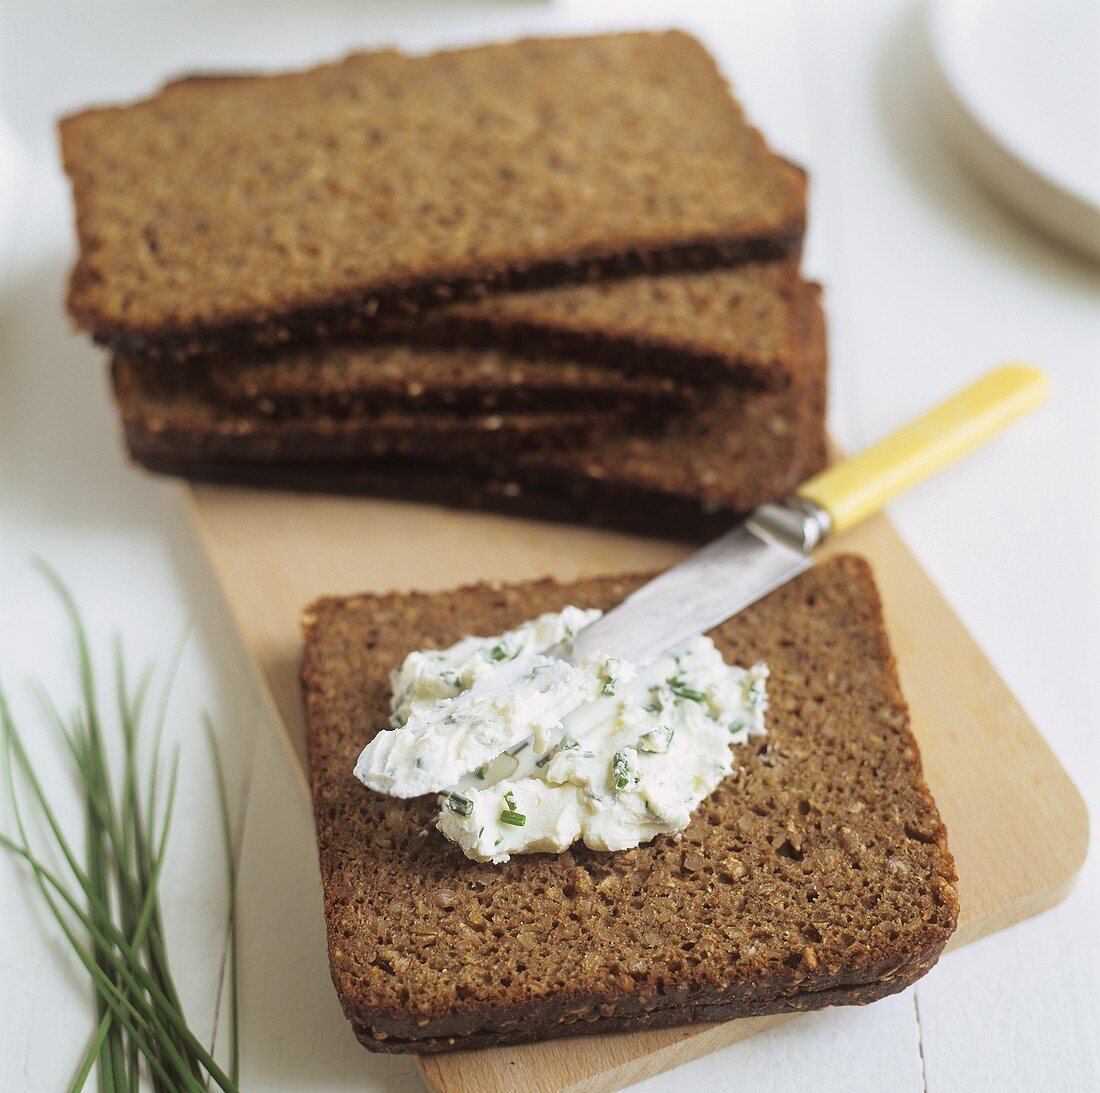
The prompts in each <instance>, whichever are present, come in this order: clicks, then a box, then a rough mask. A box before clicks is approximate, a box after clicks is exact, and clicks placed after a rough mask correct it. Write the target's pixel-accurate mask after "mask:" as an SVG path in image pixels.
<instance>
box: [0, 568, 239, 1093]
mask: <svg viewBox="0 0 1100 1093" xmlns="http://www.w3.org/2000/svg"><path fill="white" fill-rule="evenodd" d="M36 567H37V568H38V570H39V571H40V572H41V573H42V574H43V575H44V577H45V578H46V580H47V581H48V582H49V583H50V585H51V586H52V588H53V589H54V591H55V592H56V593H57V595H58V597H59V598H60V600H61V602H62V604H63V606H64V608H65V611H66V613H67V614H68V616H69V620H70V622H71V624H72V628H73V634H74V637H75V641H76V649H77V661H78V667H79V674H80V690H81V703H80V707H79V709H78V710H77V712H76V713H75V714H74V715H73V717H72V718H71V720H69V721H68V722H67V721H66V720H65V719H64V718H63V717H62V716H61V715H60V714H59V713H58V711H57V708H56V707H55V706H54V704H53V703H52V701H51V700H50V698H49V695H48V693H47V692H46V691H45V689H44V688H41V687H39V688H38V696H39V699H40V701H41V704H42V709H43V714H44V716H45V718H46V720H47V721H48V722H50V723H51V725H52V727H53V728H54V729H55V731H56V732H57V733H58V735H59V737H60V739H61V740H62V742H63V743H64V745H65V748H66V750H67V751H68V753H69V756H70V758H71V759H72V761H73V765H74V767H75V769H76V775H77V786H78V788H79V792H80V795H81V799H82V803H83V806H84V813H85V838H84V854H83V856H80V855H79V854H78V851H77V850H76V848H75V847H74V845H73V843H72V842H71V841H70V840H69V837H68V836H67V835H66V834H65V832H64V830H63V829H62V827H61V824H60V822H59V820H58V818H57V815H56V813H55V811H54V808H53V805H52V804H51V803H50V800H49V798H48V797H47V796H46V793H45V790H44V788H43V786H42V783H41V782H40V780H39V778H38V776H37V773H36V772H35V770H34V766H33V764H32V763H31V761H30V758H29V756H28V755H27V752H26V749H25V747H24V745H23V739H22V735H21V733H20V731H19V729H18V728H17V726H16V724H15V720H14V718H13V716H12V712H11V709H10V707H9V705H8V701H7V697H6V695H5V694H4V692H3V690H2V689H0V739H2V743H3V752H4V760H5V762H4V768H5V786H6V790H7V794H8V797H9V800H10V804H11V812H12V815H13V817H14V820H15V826H16V834H15V836H14V837H13V836H9V835H2V834H0V845H2V846H4V847H5V848H6V849H7V850H9V851H10V852H11V853H12V854H15V855H16V856H17V857H19V858H21V859H22V860H23V861H24V862H25V863H26V864H27V866H28V867H29V868H30V871H31V874H32V876H33V878H34V882H35V886H36V887H37V889H38V891H39V894H40V895H41V897H42V899H43V901H44V902H45V904H46V907H47V908H48V910H49V913H50V915H51V917H52V918H53V920H54V921H55V922H56V923H57V925H58V927H59V928H60V930H61V932H62V934H63V935H64V937H65V940H66V942H67V944H68V946H69V948H70V949H71V951H72V952H73V953H74V954H75V956H76V958H77V959H78V960H79V961H80V963H81V964H82V965H83V967H84V969H85V971H86V972H87V974H88V976H89V977H90V978H91V980H92V983H93V985H94V987H95V991H96V1022H97V1023H96V1031H95V1033H94V1035H93V1037H92V1039H91V1042H90V1045H89V1047H88V1049H87V1051H86V1052H85V1055H84V1058H83V1061H82V1063H81V1065H80V1067H79V1069H78V1070H77V1073H76V1076H75V1078H74V1080H73V1082H72V1084H71V1086H70V1089H71V1090H80V1089H83V1088H84V1086H85V1084H86V1083H87V1081H88V1078H89V1077H90V1075H91V1072H92V1069H93V1068H94V1069H95V1070H96V1073H97V1079H98V1084H99V1088H100V1089H101V1090H110V1091H126V1093H133V1091H136V1090H137V1089H138V1088H139V1086H140V1085H141V1083H142V1081H143V1075H145V1074H146V1073H147V1074H148V1077H149V1080H150V1082H151V1085H152V1088H153V1089H154V1090H157V1091H158V1093H159V1091H163V1090H171V1091H175V1090H188V1091H190V1093H202V1091H204V1090H205V1089H207V1088H208V1086H209V1084H210V1083H211V1082H212V1083H213V1084H214V1085H215V1086H217V1087H218V1088H219V1089H222V1090H225V1091H236V1090H237V1088H238V1086H237V1082H238V1070H239V1065H238V1064H239V1038H238V995H237V971H236V961H237V944H236V895H235V889H236V871H235V865H234V847H233V836H232V830H231V824H230V820H229V806H228V800H227V794H226V787H225V777H224V772H223V770H222V766H221V761H220V756H219V755H218V750H217V745H216V743H215V740H214V736H213V732H212V730H211V728H210V724H209V720H207V722H206V730H207V737H208V741H209V745H210V749H211V755H212V759H213V766H214V777H215V783H216V788H217V793H218V807H219V812H220V816H221V826H222V836H223V842H224V850H225V855H226V870H227V875H228V880H229V906H228V912H227V919H226V958H227V967H226V973H227V975H228V992H229V1001H230V1020H229V1023H230V1048H229V1051H230V1061H229V1064H228V1067H229V1072H228V1073H226V1071H225V1070H223V1069H222V1067H221V1066H220V1065H219V1064H218V1063H216V1062H215V1061H214V1059H213V1056H212V1055H211V1052H210V1051H209V1050H208V1049H207V1048H206V1047H205V1046H204V1045H203V1043H202V1041H201V1040H200V1039H199V1037H198V1036H196V1035H195V1033H194V1032H193V1031H192V1029H191V1026H190V1025H189V1023H188V1021H187V1017H186V1015H185V1013H184V1011H183V1007H182V1005H181V1003H180V999H179V994H178V992H177V990H176V985H175V980H174V977H173V974H172V969H171V964H170V962H169V958H168V942H167V937H166V934H165V931H164V925H163V921H162V915H161V903H160V895H159V881H160V877H161V873H162V871H163V868H164V861H165V850H166V847H167V841H168V834H169V831H170V829H171V820H172V814H173V808H174V804H175V797H176V787H177V774H178V769H179V755H178V752H177V753H176V754H175V755H173V757H172V759H171V761H170V762H169V763H168V766H167V771H165V768H164V766H163V765H162V762H161V737H162V732H163V726H164V720H165V715H166V711H167V704H168V699H169V695H170V693H171V689H172V682H173V679H174V677H175V672H176V668H177V666H178V664H179V660H180V657H181V656H182V651H183V647H184V643H183V641H182V640H181V642H180V645H179V647H178V649H177V653H176V656H175V657H174V658H173V661H172V664H171V667H170V669H169V671H168V673H167V675H166V677H165V682H164V685H163V688H162V691H161V697H160V702H159V705H158V708H157V711H156V715H155V718H154V720H153V723H152V732H153V735H152V744H151V749H150V754H149V759H148V767H147V769H146V771H145V772H144V774H142V773H139V769H138V765H139V764H138V761H139V748H138V737H139V735H140V729H141V726H142V724H143V711H144V708H145V703H146V700H147V698H148V695H149V689H150V686H151V682H152V669H151V668H149V669H147V670H146V671H145V672H144V673H143V674H142V676H141V677H140V679H139V681H138V683H137V685H136V686H135V687H133V688H132V689H131V687H130V685H129V683H128V681H127V675H126V668H125V661H124V657H123V654H122V650H121V646H120V645H118V644H116V648H115V690H116V701H117V706H118V712H117V720H118V729H119V735H120V736H121V739H122V768H121V776H120V775H119V772H117V771H113V770H112V769H111V764H110V763H109V761H108V758H107V755H108V750H109V749H108V745H107V743H106V739H105V731H104V730H105V727H106V726H105V724H104V720H103V718H102V716H101V712H100V703H99V697H98V694H97V687H96V678H95V672H94V668H93V665H92V659H91V654H90V651H89V645H88V639H87V634H86V631H85V628H84V624H83V622H82V620H81V618H80V613H79V611H78V609H77V606H76V603H75V601H74V600H73V598H72V595H71V594H70V592H69V591H68V589H67V588H66V587H65V586H64V584H62V582H61V580H60V579H59V578H58V577H57V575H56V574H55V573H54V572H53V570H51V569H50V568H49V567H47V566H46V565H45V564H44V563H42V562H36ZM142 782H145V783H146V784H145V786H144V792H143V787H142ZM158 790H163V791H164V802H163V804H162V805H161V804H159V803H158V800H157V795H158ZM24 797H26V798H27V799H28V800H29V803H30V805H31V807H32V809H33V810H34V811H35V812H36V813H37V814H38V818H39V819H41V820H42V821H44V825H45V828H46V830H47V831H48V832H49V835H50V839H51V842H52V844H53V847H54V849H55V850H56V851H57V852H58V853H59V855H60V858H61V859H62V861H63V863H64V864H63V867H62V868H61V869H59V870H54V869H53V868H51V867H50V866H49V865H47V864H46V863H45V861H44V856H42V855H40V854H39V853H38V852H37V851H36V850H35V849H33V848H32V845H31V841H30V833H29V830H28V825H27V822H26V821H25V819H24V804H23V798H24Z"/></svg>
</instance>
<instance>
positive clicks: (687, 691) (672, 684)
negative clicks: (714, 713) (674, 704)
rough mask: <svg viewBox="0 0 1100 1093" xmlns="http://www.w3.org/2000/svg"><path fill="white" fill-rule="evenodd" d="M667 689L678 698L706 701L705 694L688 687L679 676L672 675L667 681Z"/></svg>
mask: <svg viewBox="0 0 1100 1093" xmlns="http://www.w3.org/2000/svg"><path fill="white" fill-rule="evenodd" d="M668 689H669V690H670V691H671V692H672V693H673V694H674V695H677V696H678V697H680V698H686V699H688V700H690V701H691V702H706V700H707V696H706V695H705V694H703V692H702V691H697V690H696V689H695V688H694V687H689V686H688V685H687V684H686V683H685V682H684V681H683V680H682V679H681V678H680V677H679V676H672V677H670V679H669V681H668Z"/></svg>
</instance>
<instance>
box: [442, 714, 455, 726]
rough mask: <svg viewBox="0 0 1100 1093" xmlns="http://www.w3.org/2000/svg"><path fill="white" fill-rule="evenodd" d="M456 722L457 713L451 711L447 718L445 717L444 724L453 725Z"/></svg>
mask: <svg viewBox="0 0 1100 1093" xmlns="http://www.w3.org/2000/svg"><path fill="white" fill-rule="evenodd" d="M454 723H455V715H454V714H453V713H449V714H447V716H446V717H445V718H443V724H444V725H453V724H454Z"/></svg>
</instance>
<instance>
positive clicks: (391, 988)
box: [302, 555, 958, 1052]
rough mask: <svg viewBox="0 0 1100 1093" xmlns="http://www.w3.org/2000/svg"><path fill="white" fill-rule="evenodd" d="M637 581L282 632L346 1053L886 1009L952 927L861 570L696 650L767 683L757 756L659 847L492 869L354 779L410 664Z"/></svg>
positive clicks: (853, 564) (415, 807)
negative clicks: (301, 714)
mask: <svg viewBox="0 0 1100 1093" xmlns="http://www.w3.org/2000/svg"><path fill="white" fill-rule="evenodd" d="M640 580H641V578H598V579H590V580H582V581H579V582H576V583H572V584H559V583H557V582H555V581H553V580H542V581H535V582H530V583H525V584H519V585H495V584H494V585H488V584H482V585H476V586H472V587H468V588H463V589H459V590H457V591H454V592H448V593H437V594H422V593H408V594H391V595H361V596H353V597H351V598H346V599H325V600H321V601H319V602H317V603H316V604H314V605H312V606H311V607H310V608H309V609H308V611H307V613H306V615H305V616H304V621H303V628H304V633H305V652H304V660H303V668H302V678H303V684H304V689H305V700H306V709H307V716H308V724H309V742H310V755H311V762H312V781H313V800H314V810H315V818H316V823H317V834H318V840H319V846H320V859H321V872H322V878H323V882H324V897H325V916H326V920H327V924H328V939H329V955H330V962H331V970H332V976H333V981H334V983H335V985H336V989H337V992H338V994H339V996H340V1000H341V1002H342V1004H343V1007H344V1011H345V1013H346V1015H347V1016H348V1018H349V1019H350V1020H351V1022H352V1023H353V1025H354V1027H355V1030H356V1033H357V1035H358V1036H359V1037H360V1039H361V1040H362V1041H363V1043H364V1044H365V1045H366V1046H367V1047H369V1048H372V1049H374V1050H379V1051H395V1052H410V1051H411V1052H428V1051H439V1050H447V1049H449V1048H458V1047H474V1046H481V1045H488V1044H494V1043H514V1042H519V1041H523V1040H532V1039H542V1038H547V1037H552V1036H561V1035H572V1034H576V1033H582V1032H598V1031H608V1030H629V1029H643V1028H655V1027H661V1026H667V1025H675V1024H684V1023H688V1022H692V1021H699V1020H720V1019H727V1018H732V1017H737V1016H746V1015H752V1014H763V1013H775V1012H782V1011H788V1010H799V1009H810V1008H816V1007H820V1006H824V1005H829V1004H833V1003H863V1002H867V1001H872V1000H874V999H876V998H879V997H881V996H883V995H886V994H889V993H892V992H894V991H898V990H901V989H902V988H903V987H905V986H907V985H908V984H910V983H911V982H913V981H914V980H915V979H916V978H918V977H919V976H920V975H922V974H923V973H924V972H925V971H927V970H928V968H929V967H930V966H931V965H932V964H933V963H934V962H935V960H936V959H937V957H938V956H939V954H940V952H941V951H942V949H943V947H944V944H945V943H946V941H947V939H948V937H949V936H950V934H951V932H952V931H953V929H954V928H955V924H956V920H957V914H958V902H957V899H956V894H955V882H956V876H955V869H954V864H953V861H952V858H951V855H950V852H949V851H948V848H947V841H946V835H945V832H944V828H943V825H942V823H941V822H940V817H939V814H938V812H937V810H936V806H935V803H934V802H933V800H932V797H931V795H930V794H929V791H928V789H927V787H926V786H925V784H924V781H923V779H922V776H921V764H920V755H919V752H918V749H917V744H916V742H915V740H914V738H913V736H912V734H911V732H910V729H909V723H908V712H907V708H906V705H905V702H904V699H903V698H902V695H901V692H900V690H899V686H898V679H897V673H896V670H895V665H894V660H893V656H892V654H891V651H890V648H889V644H888V641H887V636H886V632H885V628H884V624H883V618H882V611H881V606H880V603H879V599H878V595H877V592H876V589H875V586H874V582H873V579H872V575H871V571H870V568H869V566H868V565H867V563H866V562H865V561H864V560H862V559H861V558H858V557H855V556H851V555H845V556H839V557H835V558H832V559H830V560H828V561H825V562H823V563H822V564H820V565H819V566H817V567H815V568H814V569H812V570H810V571H809V572H808V573H806V574H804V575H802V576H801V577H799V578H798V579H797V580H796V581H794V582H792V583H791V584H789V585H787V586H785V587H784V588H782V589H780V590H779V591H777V592H775V593H773V594H772V595H771V596H769V597H768V598H767V599H766V600H764V601H762V602H761V603H758V604H756V605H754V606H753V607H751V608H749V609H747V610H746V611H744V612H742V613H741V614H740V615H738V616H737V617H736V618H734V619H732V620H730V621H728V622H726V623H724V624H723V625H722V626H720V627H718V628H717V629H716V630H714V631H712V632H711V636H712V637H713V638H714V640H715V642H716V644H717V646H718V648H719V649H720V650H721V652H722V654H723V656H724V657H725V658H726V659H727V660H728V661H730V662H732V663H737V664H751V663H754V662H755V661H757V660H765V661H767V663H768V665H769V667H770V669H771V678H770V680H769V693H770V696H771V708H770V711H769V716H768V736H767V737H766V739H764V740H762V741H760V742H759V743H754V744H753V745H751V746H747V747H745V748H744V749H742V753H741V761H740V764H739V766H738V767H737V769H736V770H735V771H734V773H733V774H732V775H731V776H730V777H729V778H727V779H726V780H725V781H724V782H723V783H722V785H721V786H720V787H719V788H718V790H717V791H716V792H715V793H714V794H713V795H712V796H711V797H710V798H709V799H708V800H706V801H705V802H704V803H703V805H702V806H701V807H700V809H699V810H698V812H697V813H696V815H695V817H694V819H693V821H692V823H691V824H690V826H689V827H688V828H687V829H686V831H684V832H683V833H682V836H680V837H662V838H658V839H656V840H655V841H653V842H652V843H649V844H646V845H644V846H640V847H637V848H636V849H633V850H628V851H623V852H619V853H598V852H594V851H590V850H588V849H587V848H585V847H583V846H582V845H577V846H575V847H574V848H573V849H572V850H570V851H567V852H565V853H563V854H559V855H530V856H522V857H519V858H516V859H514V860H512V861H510V862H508V863H506V864H505V865H503V866H493V865H483V864H478V863H474V862H471V861H469V860H468V859H466V858H465V857H464V856H463V855H462V853H461V851H460V850H458V848H456V847H454V846H453V845H451V844H449V843H448V842H447V841H446V840H445V839H443V837H442V836H441V835H439V834H438V832H436V831H435V830H434V829H433V828H432V826H431V823H432V818H433V815H434V814H435V811H436V807H437V806H436V804H435V801H434V799H427V798H422V799H417V800H413V801H400V800H396V799H391V798H387V797H383V796H380V795H378V794H375V793H372V792H371V791H369V790H367V789H366V788H364V787H363V786H362V785H360V784H359V783H358V782H357V781H356V780H355V778H354V776H353V774H352V768H353V766H354V763H355V759H356V757H357V755H358V754H359V751H360V750H361V748H362V747H363V746H364V745H365V744H366V743H367V741H369V740H370V739H371V738H372V737H373V735H374V734H375V733H376V732H378V731H379V730H380V729H382V728H384V727H386V725H387V716H388V712H389V685H388V673H389V671H390V670H391V669H392V668H393V667H395V666H396V665H398V664H399V663H400V662H401V660H402V658H403V657H404V656H405V654H406V653H408V652H409V651H411V650H412V649H418V648H425V647H442V646H446V645H448V644H450V643H452V642H454V641H456V640H458V639H459V638H460V637H462V636H464V635H466V634H470V633H473V634H485V635H487V634H494V633H499V632H500V631H502V630H504V629H506V628H508V627H512V626H515V625H517V624H519V623H520V622H522V621H524V620H525V619H528V618H531V617H533V616H535V615H537V614H539V613H540V612H544V611H554V610H559V609H560V608H562V607H563V606H564V605H566V604H570V603H572V604H577V605H579V606H582V607H599V608H603V609H607V608H610V607H612V606H614V604H616V603H617V602H619V601H620V600H621V599H622V597H623V596H625V595H626V594H628V593H629V592H630V591H631V590H632V589H633V588H635V587H637V585H638V584H639V583H640Z"/></svg>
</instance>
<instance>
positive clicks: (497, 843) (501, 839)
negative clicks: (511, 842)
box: [493, 835, 504, 846]
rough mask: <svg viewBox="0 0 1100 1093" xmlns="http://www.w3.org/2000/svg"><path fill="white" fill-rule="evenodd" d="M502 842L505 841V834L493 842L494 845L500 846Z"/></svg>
mask: <svg viewBox="0 0 1100 1093" xmlns="http://www.w3.org/2000/svg"><path fill="white" fill-rule="evenodd" d="M502 842H504V836H503V835H501V837H500V838H499V839H497V841H496V842H495V843H493V846H500V844H501V843H502Z"/></svg>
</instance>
